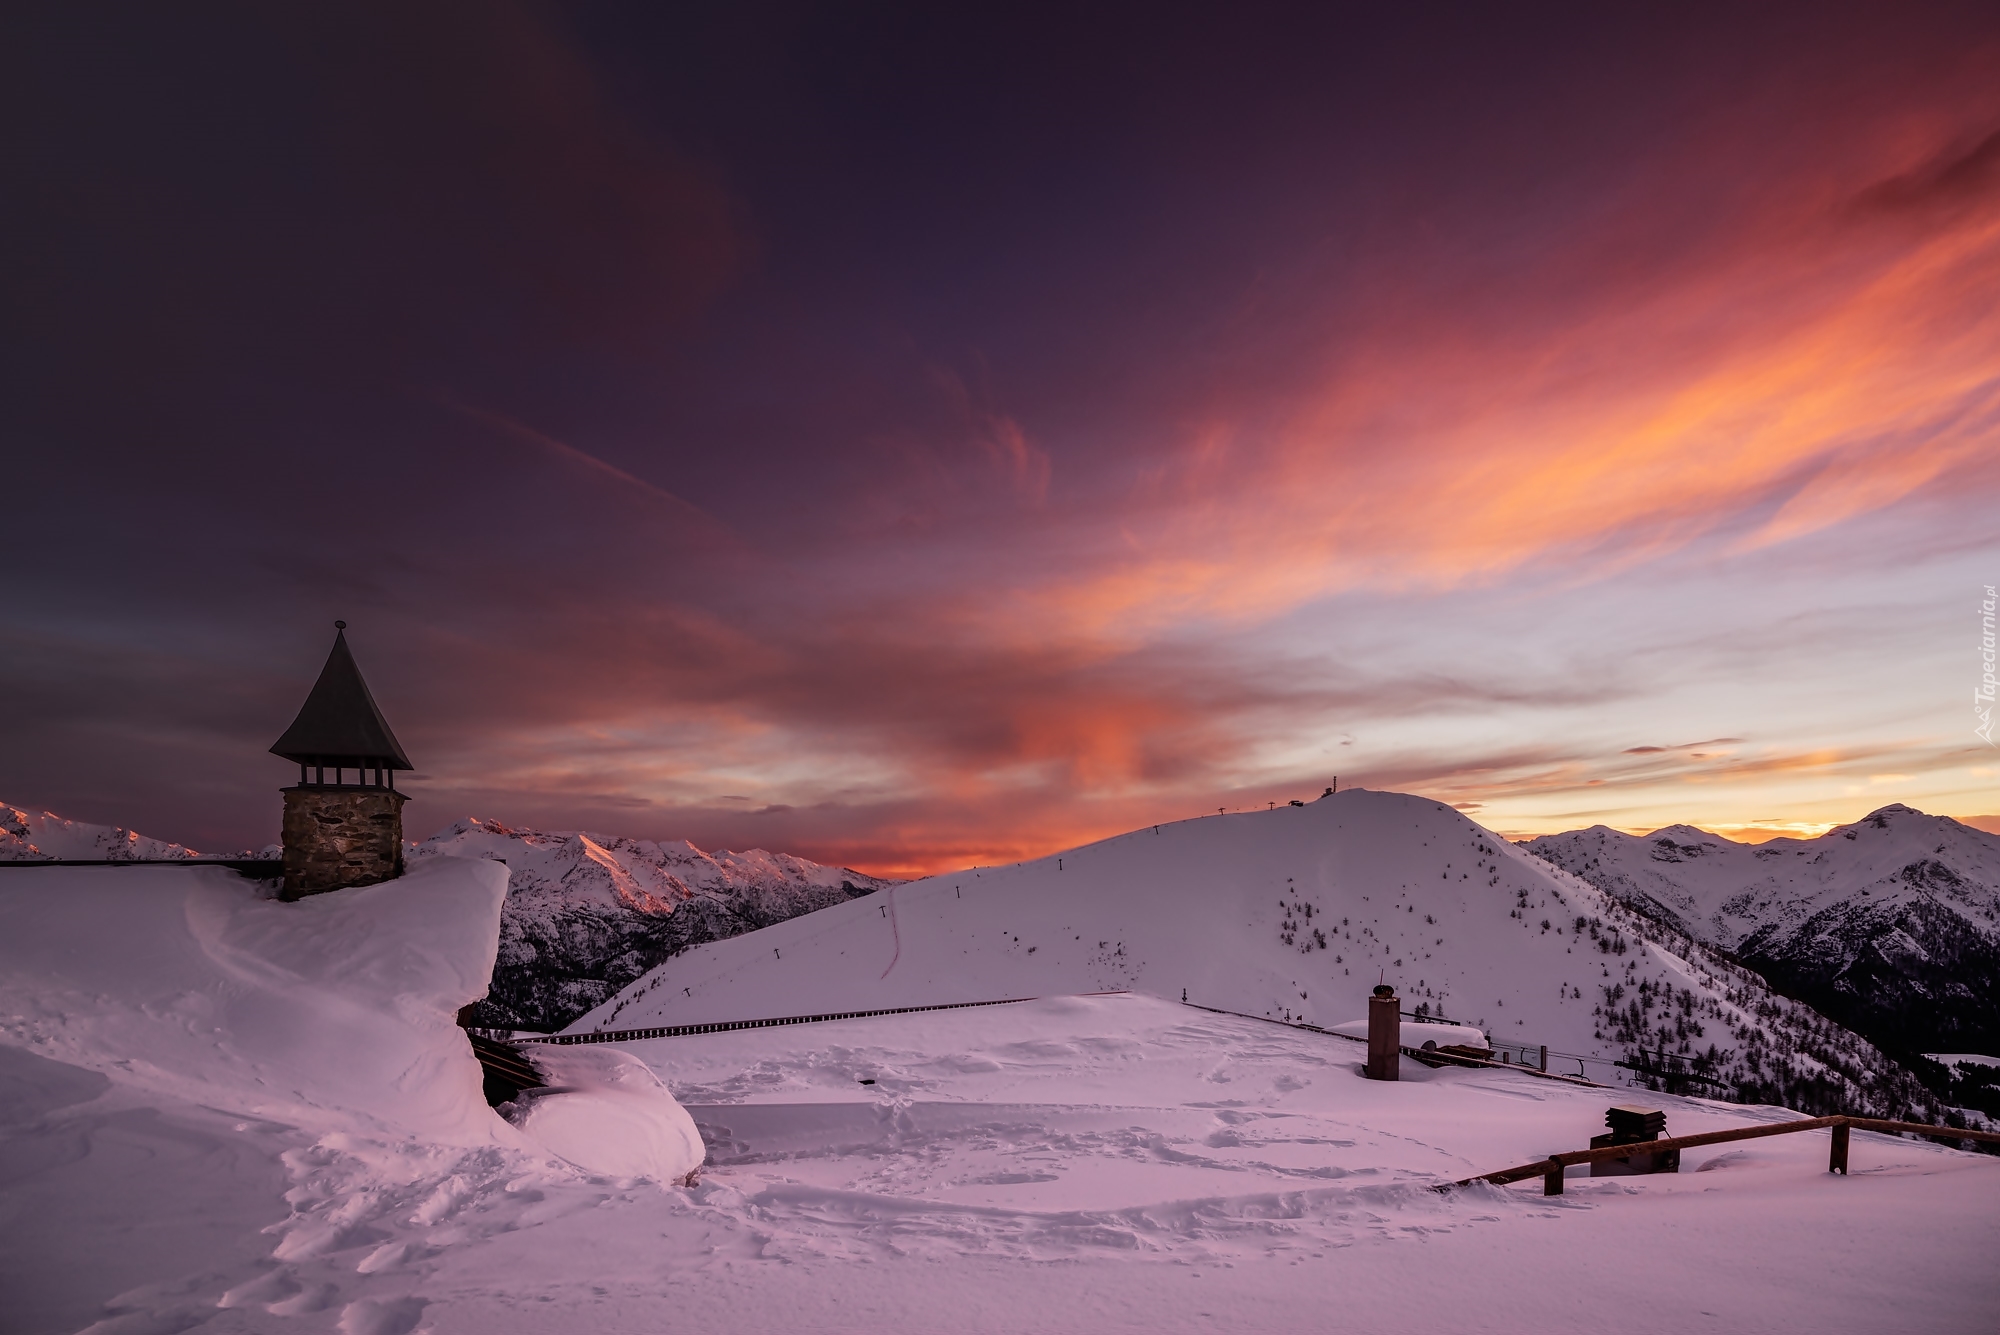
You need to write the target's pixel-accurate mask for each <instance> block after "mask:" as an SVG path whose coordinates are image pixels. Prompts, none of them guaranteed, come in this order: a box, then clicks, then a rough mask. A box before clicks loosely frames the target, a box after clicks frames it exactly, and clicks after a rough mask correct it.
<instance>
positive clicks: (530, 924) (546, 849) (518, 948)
mask: <svg viewBox="0 0 2000 1335" xmlns="http://www.w3.org/2000/svg"><path fill="white" fill-rule="evenodd" d="M439 854H453V855H456V856H458V857H479V858H491V859H494V860H496V861H500V862H504V863H506V864H507V870H508V871H509V872H510V873H511V874H512V878H511V880H510V881H509V883H508V887H507V904H506V907H505V908H504V909H503V910H502V912H501V917H500V959H499V963H498V964H497V965H495V966H494V970H493V986H492V990H491V991H490V992H489V993H488V994H487V997H486V1000H485V1001H483V1002H481V1003H480V1004H479V1006H478V1007H477V1008H476V1009H475V1010H474V1012H473V1014H472V1017H471V1018H472V1020H473V1022H474V1023H475V1024H479V1025H484V1026H489V1027H492V1028H496V1029H535V1030H544V1031H551V1032H552V1031H554V1030H557V1029H561V1028H562V1027H563V1026H564V1025H567V1024H568V1023H570V1021H572V1020H574V1019H576V1018H577V1017H578V1016H580V1015H582V1014H583V1013H584V1012H585V1011H588V1010H590V1009H591V1008H592V1007H594V1006H597V1005H599V1004H601V1003H602V1002H603V1001H605V1000H606V999H607V998H609V997H610V996H612V995H613V994H614V993H616V992H617V991H618V990H619V989H620V988H622V987H624V986H625V985H626V984H628V983H630V982H632V981H633V980H634V979H636V978H638V977H639V976H640V975H641V974H644V973H645V972H646V971H647V970H648V969H651V968H652V967H653V966H655V965H657V964H659V963H660V962H661V961H662V960H666V959H668V958H670V957H672V956H674V955H678V954H679V953H680V952H682V951H684V950H686V949H688V947H690V946H696V945H700V944H702V943H703V942H706V941H718V940H721V939H722V938H724V937H730V936H736V935H738V934H739V933H742V932H749V931H754V930H756V929H757V928H759V927H769V926H770V925H771V924H772V923H777V922H783V921H784V920H785V919H787V918H793V917H797V916H798V915H799V914H801V913H810V912H812V911H813V910H814V909H821V908H825V907H827V906H828V905H829V904H839V903H844V902H845V901H847V900H849V899H852V898H855V897H856V896H858V895H866V894H870V893H872V892H874V891H876V890H879V889H881V888H882V887H884V886H886V885H888V884H890V882H888V881H883V880H879V879H877V878H875V877H873V876H864V875H862V874H861V873H860V872H857V871H850V870H848V869H847V868H845V867H825V866H821V865H820V864H819V863H817V862H808V861H806V860H805V859H804V858H795V857H792V856H791V855H789V854H786V853H767V852H765V851H764V850H763V849H752V850H750V851H749V852H747V853H731V852H727V851H724V852H718V853H704V852H703V851H702V850H701V849H699V848H696V847H695V846H694V845H693V844H691V843H688V842H687V841H686V840H672V841H669V842H666V843H655V842H654V841H652V840H650V839H625V838H619V837H615V836H611V835H602V834H584V833H575V832H563V833H555V832H545V831H541V830H529V829H519V828H514V827H511V826H506V825H502V824H501V823H500V822H498V821H490V820H488V821H482V820H477V819H468V820H462V821H459V822H458V823H457V824H455V825H453V826H451V827H450V828H449V829H446V830H444V831H442V832H440V833H438V834H435V835H433V836H431V837H430V838H429V839H426V840H424V841H423V842H422V843H420V844H416V845H413V846H412V848H411V850H410V857H411V858H412V859H416V858H424V857H432V856H437V855H439Z"/></svg>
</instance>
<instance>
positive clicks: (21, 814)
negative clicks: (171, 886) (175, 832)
mask: <svg viewBox="0 0 2000 1335" xmlns="http://www.w3.org/2000/svg"><path fill="white" fill-rule="evenodd" d="M281 851H282V850H280V848H279V847H278V845H276V844H272V845H271V846H270V847H268V848H261V849H239V850H237V851H236V852H233V853H198V852H196V851H195V850H194V849H192V848H189V847H187V846H186V845H184V844H170V843H168V842H167V841H166V840H164V839H149V838H147V837H146V836H145V835H143V834H140V833H138V832H137V831H135V830H128V829H126V828H125V827H123V826H122V825H91V824H88V823H87V822H84V821H80V820H64V819H63V818H62V817H61V816H58V815H56V814H55V813H54V812H52V811H42V812H34V811H23V810H22V809H21V808H19V807H11V806H8V805H7V804H6V803H4V802H0V862H46V861H49V860H50V859H57V860H61V859H78V860H88V859H92V858H103V859H104V860H105V861H107V862H143V861H147V860H149V859H153V858H173V859H176V860H178V859H181V858H275V857H278V856H279V855H280V853H281Z"/></svg>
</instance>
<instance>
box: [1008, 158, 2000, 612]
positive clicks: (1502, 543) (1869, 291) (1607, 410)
mask: <svg viewBox="0 0 2000 1335" xmlns="http://www.w3.org/2000/svg"><path fill="white" fill-rule="evenodd" d="M1989 142H1991V141H1989ZM1903 151H1904V152H1905V153H1908V152H1909V150H1908V148H1907V147H1905V148H1904V149H1903ZM1928 152H1929V153H1930V154H1931V155H1932V156H1935V155H1936V153H1937V150H1936V148H1935V145H1934V144H1933V146H1932V147H1931V149H1929V150H1928ZM1987 152H1988V150H1987V149H1986V148H1985V147H1984V146H1982V147H1981V148H1980V149H1979V150H1977V153H1976V154H1975V156H1976V155H1978V154H1986V153H1987ZM1954 161H1955V160H1954ZM1848 170H1849V174H1850V176H1854V177H1857V178H1858V179H1857V180H1856V181H1854V183H1852V184H1849V185H1847V186H1845V187H1842V189H1841V190H1840V191H1838V192H1835V193H1833V194H1832V195H1831V199H1830V200H1829V190H1828V188H1827V187H1825V186H1823V185H1822V186H1817V187H1815V186H1813V185H1812V184H1811V183H1798V182H1794V183H1792V185H1793V192H1792V193H1791V194H1789V195H1787V194H1783V193H1782V192H1781V193H1780V196H1779V198H1777V199H1775V200H1774V201H1772V202H1770V203H1768V204H1766V205H1764V206H1763V208H1762V211H1761V214H1760V215H1759V216H1757V217H1754V218H1752V219H1751V220H1749V222H1748V223H1747V224H1746V226H1745V227H1744V228H1743V229H1741V232H1740V233H1739V234H1735V235H1732V237H1731V239H1730V240H1729V242H1728V245H1727V247H1726V248H1725V249H1723V250H1722V251H1721V252H1719V253H1713V254H1705V255H1702V256H1698V257H1696V259H1695V260H1693V261H1690V262H1689V263H1687V264H1686V265H1684V266H1683V269H1682V271H1681V272H1677V273H1674V274H1671V275H1668V276H1666V277H1665V278H1663V279H1661V280H1659V281H1655V282H1652V283H1650V284H1648V285H1647V286H1646V287H1645V289H1644V290H1640V291H1631V290H1627V289H1622V288H1620V287H1618V286H1616V285H1613V286H1610V287H1608V288H1607V289H1606V290H1605V291H1604V292H1602V293H1601V294H1599V295H1596V296H1592V297H1588V298H1587V299H1583V300H1581V301H1579V302H1575V303H1573V304H1572V305H1571V306H1570V307H1569V308H1567V309H1562V310H1557V311H1554V312H1550V313H1544V318H1542V319H1540V320H1539V321H1537V320H1532V319H1531V320H1522V319H1519V318H1517V317H1513V316H1510V317H1509V318H1506V319H1499V320H1493V319H1485V320H1484V322H1483V324H1482V322H1481V321H1482V317H1479V316H1478V315H1477V314H1476V313H1474V314H1472V315H1469V316H1467V317H1466V318H1465V319H1463V320H1461V319H1458V318H1455V313H1454V312H1452V311H1451V310H1449V309H1441V310H1430V311H1426V312H1416V311H1397V312H1395V313H1394V314H1393V317H1385V318H1384V319H1383V321H1382V323H1383V325H1384V331H1383V334H1382V336H1381V337H1380V338H1379V339H1367V338H1366V337H1364V338H1363V342H1364V344H1365V347H1364V349H1363V350H1362V351H1360V352H1355V351H1353V350H1352V349H1351V348H1349V347H1342V348H1337V349H1334V350H1333V351H1331V352H1330V353H1329V354H1328V356H1329V359H1330V363H1331V364H1330V366H1329V369H1328V371H1327V373H1326V381H1325V384H1324V387H1323V388H1321V389H1320V390H1318V391H1317V392H1315V393H1310V394H1308V395H1307V396H1306V397H1305V399H1304V400H1303V401H1302V402H1301V403H1300V404H1299V406H1298V407H1296V408H1295V409H1294V410H1293V411H1292V412H1291V413H1290V414H1289V416H1287V417H1285V418H1284V419H1282V420H1281V421H1279V422H1278V424H1277V425H1275V426H1274V427H1271V428H1268V429H1267V430H1266V431H1265V433H1264V434H1263V436H1262V437H1261V438H1259V439H1252V438H1251V437H1252V432H1251V430H1250V428H1248V427H1247V426H1242V427H1239V426H1236V425H1232V424H1231V421H1232V414H1233V413H1238V412H1241V411H1242V410H1243V409H1247V408H1248V407H1249V405H1231V404H1230V403H1228V402H1227V401H1226V396H1225V401H1224V402H1222V403H1221V404H1220V406H1219V407H1218V409H1217V411H1216V413H1215V420H1214V421H1213V422H1211V423H1210V424H1208V425H1206V426H1203V427H1201V428H1200V429H1198V430H1196V431H1194V432H1193V433H1192V435H1191V437H1190V439H1189V441H1188V443H1187V445H1186V446H1185V447H1184V448H1183V449H1182V450H1181V451H1179V453H1178V454H1177V455H1175V456H1174V458H1173V460H1172V462H1171V463H1169V464H1167V465H1164V466H1161V467H1159V468H1156V469H1154V470H1152V471H1151V472H1150V473H1149V474H1148V475H1147V476H1146V477H1145V478H1144V479H1143V480H1142V482H1141V483H1140V484H1139V485H1138V486H1137V487H1136V488H1135V492H1134V495H1133V496H1132V498H1131V503H1130V506H1129V508H1128V510H1127V512H1126V513H1124V514H1122V515H1121V528H1120V541H1119V542H1118V543H1117V544H1115V545H1113V544H1108V543H1107V544H1104V545H1102V546H1100V547H1095V548H1090V549H1087V550H1086V551H1085V552H1084V553H1083V554H1082V555H1081V556H1080V558H1079V560H1078V561H1077V563H1076V564H1077V565H1080V566H1081V569H1077V568H1074V566H1073V567H1072V568H1069V569H1064V570H1059V571H1057V572H1055V573H1053V574H1051V575H1049V576H1047V577H1046V578H1042V579H1039V580H1035V581H1030V582H1026V583H1024V584H1022V585H1020V586H1017V587H1015V588H1013V589H1011V590H1009V591H1008V592H1007V593H1006V594H1005V595H1004V596H1003V597H1001V598H1000V599H998V600H996V601H995V602H994V603H993V604H992V605H991V607H990V609H989V610H988V611H987V612H986V613H985V615H984V616H983V617H982V618H980V619H981V620H983V622H984V629H985V630H986V631H987V633H990V634H993V635H996V636H998V637H999V638H1000V639H1001V640H1003V641H1006V642H1018V641H1020V640H1024V639H1040V638H1043V637H1053V638H1055V639H1058V640H1068V641H1075V642H1080V643H1091V642H1097V641H1103V642H1107V643H1109V644H1114V645H1117V644H1122V645H1129V644H1132V643H1136V642H1142V641H1144V640H1145V639H1147V638H1150V637H1151V636H1153V635H1155V634H1158V633H1160V632H1162V631H1165V630H1167V629H1169V628H1172V627H1175V626H1180V625H1183V624H1185V623H1187V622H1188V621H1190V620H1203V619H1206V620H1219V621H1223V622H1242V621H1246V620H1251V621H1254V620H1259V619H1263V618H1267V617H1270V616H1273V615H1277V614H1280V613H1283V612H1285V611H1287V610H1289V609H1291V608H1294V607H1297V606H1299V605H1301V604H1303V603H1307V602H1310V601H1312V600H1315V599H1318V598H1322V597H1326V596H1328V595H1331V594H1335V593H1338V592H1341V591H1344V590H1349V589H1355V588H1377V589H1392V590H1393V589H1405V590H1436V589H1442V588H1450V587H1455V586H1461V585H1465V584H1477V583H1482V582H1485V581H1489V580H1492V579H1495V578H1498V577H1500V576H1503V575H1505V574H1507V573H1508V572H1511V571H1516V570H1519V569H1521V568H1523V567H1526V566H1530V565H1534V564H1537V563H1549V562H1556V561H1561V562H1566V563H1572V564H1574V565H1576V566H1578V567H1579V568H1582V569H1587V570H1588V571H1590V572H1591V573H1592V574H1593V575H1599V576H1601V575H1603V574H1607V573H1610V572H1613V571H1616V570H1618V569H1622V568H1626V567H1629V566H1631V565H1633V564H1636V563H1639V562H1643V561H1646V560H1649V559H1653V558H1655V557H1657V556H1659V555H1662V554H1664V553H1667V552H1670V551H1673V550H1676V549H1678V548H1681V547H1684V546H1686V545H1687V544H1688V543H1690V542H1692V541H1694V540H1696V539H1698V538H1701V537H1703V536H1705V535H1711V534H1723V535H1729V534H1733V536H1728V537H1727V538H1726V542H1725V549H1726V550H1733V551H1739V552H1740V551H1746V550H1752V549H1755V548H1758V547H1763V546H1769V545H1771V544H1775V543H1781V542H1786V541H1790V540H1792V539H1796V538H1798V537H1801V536H1804V535H1806V534H1810V533H1814V532H1817V531H1820V530H1822V529H1825V528H1828V527H1830V526H1833V525H1836V524H1839V523H1841V522H1843V521H1846V520H1848V519H1851V518H1853V517H1856V516H1858V515H1862V514H1866V513H1869V512H1871V511H1874V510H1878V509H1880V508H1882V507H1884V506H1887V505H1891V504H1893V503H1895V502H1896V501H1898V500H1900V499H1902V498H1903V497H1905V496H1908V495H1910V494H1911V493H1912V492H1914V491H1917V490H1918V489H1920V488H1923V487H1925V486H1926V485H1929V484H1932V483H1935V482H1936V481H1937V480H1938V479H1940V478H1942V477H1945V476H1947V475H1950V474H1952V473H1953V472H1954V471H1955V470H1959V469H1962V468H1964V467H1966V466H1967V465H1969V464H1971V463H1973V462H1975V461H1978V460H1981V459H1989V458H1992V457H1994V455H1995V454H1996V450H1997V449H2000V380H1996V379H1995V378H1994V376H1993V367H1994V366H1996V365H2000V207H1996V205H2000V185H1995V186H1993V187H1992V188H1987V187H1985V186H1981V187H1979V188H1980V190H1982V191H1983V193H1975V191H1974V186H1973V185H1971V184H1966V183H1965V181H1964V180H1963V179H1962V177H1963V173H1960V174H1958V175H1954V167H1953V165H1952V162H1947V163H1946V164H1945V165H1944V166H1942V167H1933V168H1930V169H1928V171H1929V174H1930V175H1934V176H1936V177H1938V178H1940V179H1950V180H1952V181H1954V182H1957V184H1956V185H1955V186H1954V188H1953V193H1952V194H1951V199H1952V200H1953V201H1954V204H1955V205H1957V206H1958V207H1955V208H1953V209H1952V210H1949V211H1946V212H1944V213H1942V214H1936V213H1931V214H1923V215H1922V216H1919V217H1915V218H1912V217H1910V216H1908V213H1909V211H1908V210H1907V209H1905V210H1903V211H1900V212H1894V213H1885V212H1884V211H1883V210H1881V209H1879V208H1875V207H1869V208H1861V207H1858V206H1857V205H1856V203H1855V201H1856V200H1857V199H1872V198H1874V197H1875V196H1876V195H1877V194H1879V193H1880V191H1881V188H1882V187H1881V186H1880V185H1876V186H1872V187H1871V186H1868V185H1867V181H1869V180H1879V179H1880V177H1881V175H1882V174H1883V165H1882V163H1881V162H1880V161H1878V160H1873V159H1866V158H1865V157H1864V160H1863V161H1862V162H1860V163H1859V164H1858V165H1854V166H1850V167H1849V169H1848ZM1925 171H1926V169H1925V168H1924V167H1923V166H1922V165H1921V164H1919V165H1917V166H1910V165H1909V164H1907V163H1906V164H1904V165H1903V169H1902V170H1901V171H1900V172H1899V173H1898V174H1897V175H1894V176H1891V177H1890V178H1889V179H1890V180H1892V181H1898V180H1903V179H1905V178H1906V177H1908V176H1910V175H1911V174H1912V173H1916V174H1918V175H1923V174H1925ZM1864 172H1865V173H1867V175H1863V174H1862V173H1864ZM1982 179H1983V178H1982ZM1975 184H1976V183H1975ZM1871 191H1872V192H1873V193H1871ZM1968 198H1971V199H1973V200H1974V201H1975V202H1977V203H1978V204H1979V205H1980V207H1977V208H1973V207H1969V206H1965V203H1966V201H1967V199H1968ZM1547 278H1548V286H1549V287H1550V288H1552V289H1559V290H1570V289H1573V288H1574V287H1575V286H1576V283H1575V282H1574V281H1573V280H1572V276H1570V275H1566V274H1564V273H1563V272H1562V271H1561V261H1560V260H1557V261H1553V262H1552V269H1551V272H1550V273H1549V274H1548V275H1547ZM1537 324H1539V325H1540V326H1542V327H1543V328H1544V330H1545V332H1543V333H1541V334H1540V335H1539V336H1538V337H1530V338H1523V337H1522V336H1521V335H1520V334H1519V333H1518V332H1517V331H1518V328H1519V327H1520V326H1522V325H1528V326H1535V325H1537ZM1259 411H1261V408H1260V409H1259Z"/></svg>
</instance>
